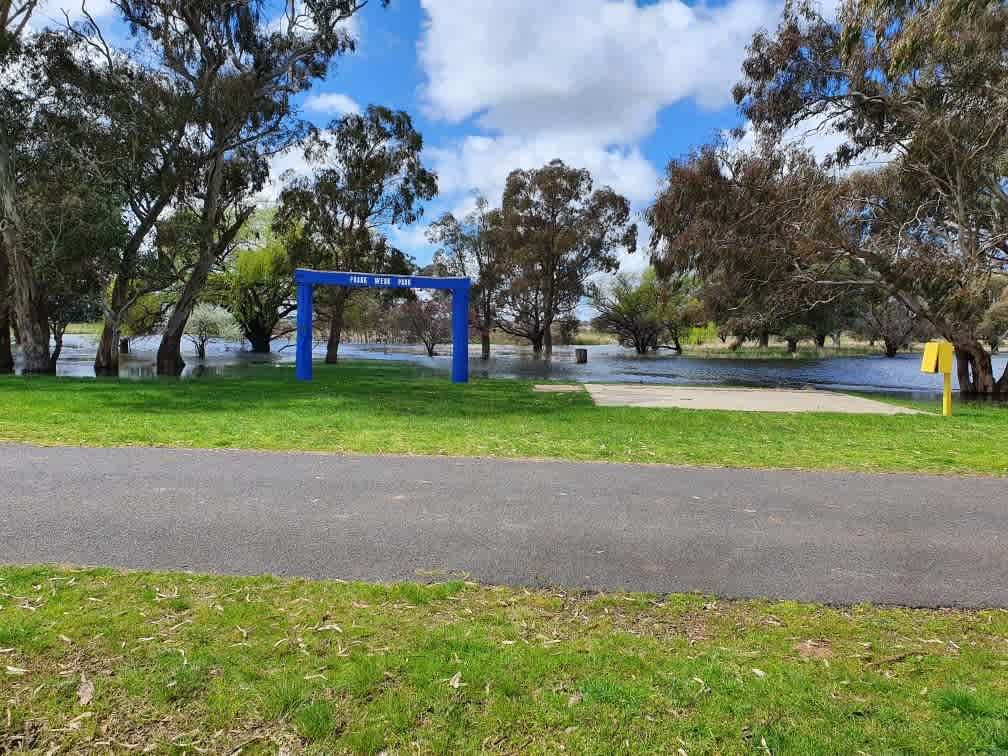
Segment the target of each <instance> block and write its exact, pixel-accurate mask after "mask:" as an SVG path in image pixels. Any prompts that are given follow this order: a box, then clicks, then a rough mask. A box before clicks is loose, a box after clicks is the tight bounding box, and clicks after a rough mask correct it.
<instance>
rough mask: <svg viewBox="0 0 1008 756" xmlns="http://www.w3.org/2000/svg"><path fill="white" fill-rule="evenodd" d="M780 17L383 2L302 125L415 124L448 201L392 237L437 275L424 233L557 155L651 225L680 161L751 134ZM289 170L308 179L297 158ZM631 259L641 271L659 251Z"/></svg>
mask: <svg viewBox="0 0 1008 756" xmlns="http://www.w3.org/2000/svg"><path fill="white" fill-rule="evenodd" d="M779 12H780V5H779V3H778V2H777V0H722V1H721V2H717V3H712V4H692V5H690V4H686V3H683V2H681V1H680V0H650V1H649V2H641V1H640V0H638V1H637V2H634V0H552V2H550V3H543V2H542V1H541V0H507V1H506V2H504V1H502V0H392V2H391V4H390V5H389V7H388V8H382V7H381V5H380V3H379V2H377V0H371V3H370V4H369V6H368V7H366V8H365V9H364V11H362V13H361V14H360V15H359V17H358V18H357V19H356V21H355V24H354V29H353V31H354V33H355V35H356V36H357V37H358V40H359V49H358V51H357V53H355V54H354V55H352V56H348V57H346V58H343V59H341V60H340V61H338V63H337V64H336V65H335V66H334V69H333V71H332V73H331V74H330V76H329V77H328V79H327V80H326V81H325V82H322V83H321V84H320V85H318V86H316V87H315V88H314V89H313V91H312V92H311V93H310V94H309V95H308V97H306V98H305V101H304V103H303V104H304V111H303V113H304V115H305V116H306V117H308V118H309V119H311V120H312V121H314V122H315V123H316V124H318V125H319V126H324V125H325V124H326V123H328V121H329V120H330V119H332V118H335V117H338V116H339V115H340V114H341V113H342V112H343V111H345V110H346V109H347V108H351V107H365V106H366V105H368V104H369V103H377V104H383V105H387V106H390V107H394V108H401V109H404V110H406V111H408V112H409V113H410V114H411V115H412V117H413V119H414V122H415V124H416V126H417V127H418V129H419V130H420V131H421V132H422V133H423V135H424V140H425V156H426V160H427V162H428V164H429V166H430V167H432V168H433V169H434V170H435V171H436V172H437V173H438V175H439V177H440V184H441V194H440V195H439V197H438V198H437V199H436V200H435V201H433V202H431V203H429V205H428V207H427V208H426V213H425V216H424V218H423V219H422V220H421V221H420V222H419V223H418V224H416V225H415V226H413V227H411V228H407V229H396V230H392V231H391V233H390V235H391V236H392V238H393V239H394V240H395V242H396V243H397V244H398V245H399V246H400V247H402V248H403V249H404V250H405V251H407V252H409V253H410V254H412V255H413V256H414V257H415V258H416V259H417V261H418V262H420V263H424V262H427V261H429V260H430V257H431V255H432V253H433V249H432V248H431V247H430V246H429V245H428V244H427V243H426V241H425V238H424V230H425V227H426V224H427V223H429V222H430V221H432V220H434V219H435V218H436V217H437V216H438V215H439V214H440V213H441V212H443V211H445V210H449V211H453V212H457V213H459V212H464V211H465V210H466V209H467V207H469V206H470V203H471V196H472V190H474V189H476V190H479V191H481V192H483V193H485V194H486V195H487V196H488V197H489V198H490V199H491V201H499V199H500V192H501V190H502V188H503V183H504V179H505V178H506V175H507V173H508V172H509V171H510V170H512V169H514V168H518V167H522V168H531V167H535V166H537V165H542V164H543V163H545V162H547V161H548V160H550V159H552V158H554V157H559V158H561V159H563V160H565V161H566V162H568V163H569V164H572V165H577V166H579V167H587V168H589V169H590V170H591V171H592V173H593V175H594V176H595V178H596V182H597V184H598V185H602V184H609V185H612V186H613V187H614V188H615V189H617V190H618V191H620V192H622V193H624V194H625V195H626V196H628V197H629V198H630V200H631V202H632V203H633V206H634V209H635V211H637V212H638V213H639V212H640V211H642V210H643V209H644V207H646V205H647V203H648V201H649V200H650V199H651V198H652V197H653V195H654V193H655V191H656V190H657V188H658V182H659V180H660V177H661V174H662V173H663V170H664V166H665V164H666V163H667V162H668V160H669V159H670V158H672V157H678V156H681V155H683V154H684V153H686V152H688V151H689V150H690V149H691V148H692V147H694V146H695V145H697V144H699V143H701V142H703V141H705V140H707V139H709V138H711V137H712V136H714V135H715V134H716V133H717V132H719V131H721V130H724V129H730V128H732V127H734V126H737V125H739V124H740V118H739V116H738V113H737V110H736V108H735V107H734V105H733V103H732V102H731V94H730V89H731V86H732V84H733V83H734V82H735V81H736V79H737V77H738V71H739V64H740V62H741V60H742V57H743V55H744V49H745V45H746V44H747V43H748V41H749V39H750V38H751V36H752V34H753V32H755V31H756V30H757V29H758V28H760V27H761V26H768V25H773V24H774V23H775V22H776V19H777V18H778V15H779ZM283 170H295V171H298V170H303V166H302V165H300V164H299V157H298V156H296V155H289V156H286V157H285V158H282V159H280V160H278V161H277V173H279V172H281V171H283ZM642 231H643V233H642V241H645V240H646V235H647V229H645V228H642ZM624 259H625V261H626V262H625V266H626V267H627V268H628V269H639V268H641V267H643V265H644V264H645V263H646V251H644V250H639V251H638V253H637V254H636V255H634V256H632V257H629V256H625V255H624Z"/></svg>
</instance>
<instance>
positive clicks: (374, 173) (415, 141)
mask: <svg viewBox="0 0 1008 756" xmlns="http://www.w3.org/2000/svg"><path fill="white" fill-rule="evenodd" d="M422 151H423V138H422V136H421V135H420V133H419V132H418V131H417V130H416V129H415V128H414V127H413V122H412V120H411V119H410V117H409V115H408V114H407V113H405V112H403V111H393V110H390V109H388V108H385V107H380V106H376V105H371V106H369V107H368V108H367V110H366V111H365V112H364V113H352V114H348V115H345V116H343V117H342V118H339V119H337V120H335V121H333V122H332V123H330V124H329V128H328V133H327V134H325V135H323V136H322V137H320V138H319V139H318V140H317V141H315V142H314V143H312V144H310V145H309V147H308V149H307V150H306V153H305V154H306V157H308V158H309V159H310V161H311V162H312V163H313V164H314V165H315V169H314V172H313V174H312V175H311V176H307V177H302V178H298V179H295V180H294V181H292V182H291V183H290V185H289V186H287V188H285V189H284V191H283V192H282V194H281V196H280V208H279V210H278V211H277V219H276V225H277V229H278V230H280V231H281V232H283V233H290V232H292V231H296V232H297V238H298V243H297V244H296V245H295V246H294V247H293V248H292V257H293V259H294V261H295V262H296V263H297V264H298V265H303V266H313V267H318V268H325V269H329V270H351V271H361V272H365V273H408V272H410V270H411V269H412V267H411V263H410V262H409V260H408V259H407V258H406V257H405V255H403V253H402V252H401V251H400V250H398V249H396V248H395V247H394V246H392V245H391V244H390V243H389V241H388V239H387V237H386V233H387V232H388V230H389V229H391V228H393V227H397V226H405V225H408V224H411V223H414V222H415V221H417V220H418V219H419V218H420V217H421V215H422V213H423V207H422V206H421V204H420V203H421V202H422V201H424V200H429V199H432V198H433V197H434V196H435V195H436V194H437V176H435V175H434V173H432V172H431V171H429V170H428V169H427V168H426V167H425V166H424V164H423V161H422V160H421V152H422ZM351 295H352V290H346V289H337V290H335V291H333V292H331V293H329V294H328V301H327V300H326V299H323V298H320V303H321V304H322V305H323V307H326V308H327V309H328V314H329V342H328V347H327V349H326V362H330V363H331V362H336V361H337V360H338V359H339V345H340V337H341V332H342V328H343V312H344V309H345V307H346V303H347V301H348V299H349V297H350V296H351Z"/></svg>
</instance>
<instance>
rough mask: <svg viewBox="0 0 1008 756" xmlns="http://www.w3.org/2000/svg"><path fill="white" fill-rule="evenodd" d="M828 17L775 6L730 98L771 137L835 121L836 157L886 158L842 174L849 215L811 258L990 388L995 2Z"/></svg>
mask: <svg viewBox="0 0 1008 756" xmlns="http://www.w3.org/2000/svg"><path fill="white" fill-rule="evenodd" d="M839 18H840V22H839V23H836V22H833V21H831V20H829V19H826V18H823V17H822V16H821V15H820V13H819V11H818V9H817V7H816V6H815V5H814V4H813V3H811V2H804V1H802V2H792V3H789V4H788V5H787V6H786V7H785V11H784V16H783V19H782V21H781V24H780V26H779V28H778V29H777V31H776V32H775V33H772V34H767V33H759V34H757V35H756V36H755V37H754V39H753V42H752V45H751V47H750V50H749V55H748V57H747V59H746V61H745V63H744V64H743V72H744V75H745V78H744V80H743V81H742V82H741V83H740V84H739V85H738V86H737V87H736V89H735V99H736V101H737V102H738V103H739V105H740V106H741V109H742V112H743V114H744V115H745V116H746V117H747V118H748V119H749V120H750V121H751V122H752V123H753V124H754V126H755V127H756V129H757V130H759V131H761V132H764V133H767V134H769V135H771V136H777V135H780V134H782V133H783V132H784V131H786V130H787V129H789V128H792V127H794V126H796V125H798V124H800V123H812V124H814V125H817V126H820V127H822V128H827V129H832V130H835V131H837V132H838V133H839V134H840V135H842V136H843V137H844V141H843V142H842V143H841V145H840V146H839V148H838V149H837V151H836V154H835V155H834V161H835V162H837V163H839V164H841V165H843V164H849V163H850V162H852V161H853V160H854V159H855V158H858V157H861V156H872V155H876V154H879V153H882V154H887V155H891V154H895V155H896V159H895V160H894V161H893V162H892V164H891V165H890V167H889V168H888V169H887V170H885V171H883V172H882V173H881V174H880V175H876V176H869V177H861V178H855V179H854V180H853V181H851V182H848V183H847V185H846V187H845V189H846V191H845V195H846V200H847V202H848V205H847V209H846V217H847V218H849V219H852V220H853V221H855V223H852V225H854V226H857V225H858V223H857V221H863V223H862V224H861V225H860V228H858V229H854V230H851V231H850V234H849V236H848V237H847V239H846V240H845V242H844V243H843V244H836V243H834V244H833V245H832V246H833V250H827V251H824V255H829V254H830V253H831V252H832V253H833V254H836V253H837V248H840V254H845V255H846V257H847V260H848V263H849V264H850V265H851V266H852V267H853V268H855V269H856V270H857V272H858V274H859V275H861V274H864V276H865V277H866V278H872V279H874V280H875V281H876V282H877V284H878V285H879V286H881V287H882V288H884V289H886V290H888V292H889V293H890V294H891V295H892V296H896V297H898V298H899V299H900V300H901V301H902V302H903V303H904V304H905V305H906V306H907V307H909V308H910V309H911V310H913V311H914V312H915V313H917V314H918V315H919V316H921V317H922V318H924V319H926V320H927V321H929V322H930V323H932V324H933V325H934V327H935V328H936V329H937V331H938V332H939V333H940V334H941V335H942V336H943V337H945V338H947V339H949V340H950V341H952V342H953V343H954V344H955V348H956V355H957V360H958V372H959V383H960V386H961V387H962V388H963V390H964V391H976V392H982V393H990V392H994V391H999V390H1001V391H1003V390H1005V389H1006V388H1008V371H1006V372H1005V373H1004V374H1003V375H1002V376H1001V377H1000V378H997V377H996V376H995V375H994V373H993V369H992V365H991V360H990V354H989V353H988V352H987V351H986V350H985V349H984V347H983V345H982V344H981V341H980V334H979V331H978V326H979V324H980V322H981V321H982V319H983V313H984V311H985V308H986V284H987V280H988V279H989V278H990V276H991V275H993V274H995V273H998V272H1002V271H1004V270H1005V269H1006V266H1008V241H1006V234H1005V232H1004V217H1005V215H1006V213H1008V193H1006V191H1005V180H1006V160H1005V156H1006V155H1008V97H1005V91H1006V88H1008V6H1006V5H1005V4H1004V3H963V2H957V0H900V1H899V2H881V1H880V0H847V1H846V2H844V3H843V4H842V5H841V8H840V13H839ZM809 237H810V238H811V235H809ZM833 241H834V242H835V241H836V240H835V239H834V240H833Z"/></svg>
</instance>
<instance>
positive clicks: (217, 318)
mask: <svg viewBox="0 0 1008 756" xmlns="http://www.w3.org/2000/svg"><path fill="white" fill-rule="evenodd" d="M185 334H186V337H187V338H188V339H189V340H190V341H191V342H192V344H193V346H194V347H196V356H197V357H199V358H200V359H201V360H203V359H206V348H207V344H209V343H210V341H212V340H213V339H234V338H237V337H238V335H239V330H238V326H237V324H236V323H235V320H234V318H233V317H231V313H229V312H228V311H227V310H225V309H224V308H223V307H218V306H217V305H212V304H198V305H196V306H195V307H194V308H193V311H192V314H191V315H190V316H189V320H188V322H187V323H186V327H185Z"/></svg>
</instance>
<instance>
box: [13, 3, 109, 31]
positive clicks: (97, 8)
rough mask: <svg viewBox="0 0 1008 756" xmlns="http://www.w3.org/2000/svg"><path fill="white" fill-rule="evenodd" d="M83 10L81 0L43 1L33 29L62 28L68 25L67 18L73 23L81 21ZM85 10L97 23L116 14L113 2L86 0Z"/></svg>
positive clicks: (33, 21) (36, 14) (36, 10)
mask: <svg viewBox="0 0 1008 756" xmlns="http://www.w3.org/2000/svg"><path fill="white" fill-rule="evenodd" d="M81 8H82V3H81V0H42V2H40V3H39V4H38V6H37V7H36V8H35V12H34V13H33V14H32V27H34V28H37V29H39V28H42V27H46V26H55V27H60V26H63V25H64V24H65V23H66V19H67V17H69V18H70V22H71V23H74V22H76V21H81V20H83V19H84V12H83V11H82V10H81ZM83 8H84V9H85V10H87V12H88V14H89V15H90V16H91V17H92V18H94V19H95V20H96V21H97V20H99V19H102V18H107V17H109V16H111V15H113V14H114V13H115V12H116V8H115V6H114V5H112V0H84V3H83ZM64 14H65V15H64Z"/></svg>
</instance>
